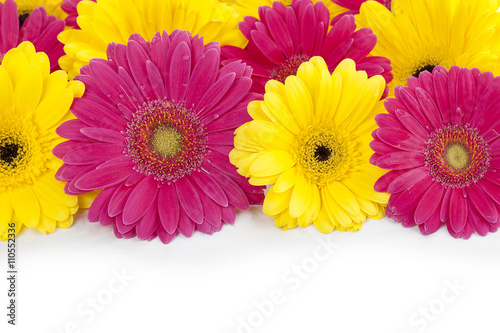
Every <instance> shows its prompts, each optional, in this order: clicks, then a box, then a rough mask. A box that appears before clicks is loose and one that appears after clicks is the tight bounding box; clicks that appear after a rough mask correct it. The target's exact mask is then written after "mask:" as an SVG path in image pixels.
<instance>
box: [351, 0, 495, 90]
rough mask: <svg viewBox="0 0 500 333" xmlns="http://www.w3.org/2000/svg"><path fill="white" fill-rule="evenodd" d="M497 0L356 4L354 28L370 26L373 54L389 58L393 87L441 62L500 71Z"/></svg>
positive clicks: (440, 0) (401, 0) (391, 86)
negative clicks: (358, 9) (373, 38)
mask: <svg viewBox="0 0 500 333" xmlns="http://www.w3.org/2000/svg"><path fill="white" fill-rule="evenodd" d="M497 9H498V2H497V1H496V0H460V1H458V0H425V1H424V0H395V1H393V3H392V12H391V11H390V10H389V9H387V8H386V7H385V6H384V5H382V4H380V3H378V2H376V1H368V2H365V3H363V4H362V5H361V10H360V14H359V15H357V16H356V22H357V24H358V27H359V28H365V27H368V28H371V29H372V30H373V32H374V33H375V34H376V35H377V38H378V42H377V45H376V46H375V48H374V49H373V51H372V55H374V56H382V57H387V58H388V59H390V60H391V65H392V74H393V75H394V80H392V82H391V83H390V84H389V90H390V91H389V95H390V96H392V95H393V93H394V87H396V86H398V85H401V86H406V84H407V83H406V80H407V78H409V77H411V76H418V74H419V73H420V72H422V71H424V70H428V71H432V69H433V68H434V67H435V66H437V65H441V66H443V67H445V68H446V69H449V68H450V67H451V66H453V65H457V66H459V67H467V68H479V69H480V70H481V71H492V72H493V73H495V74H499V62H498V60H499V59H498V55H499V52H498V51H499V47H500V29H499V28H496V27H497V26H498V27H500V14H498V13H496V11H497Z"/></svg>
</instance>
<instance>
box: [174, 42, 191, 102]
mask: <svg viewBox="0 0 500 333" xmlns="http://www.w3.org/2000/svg"><path fill="white" fill-rule="evenodd" d="M190 73H191V51H190V49H189V46H188V45H187V44H186V43H185V42H181V43H180V44H179V45H177V47H176V49H175V51H174V53H173V55H172V62H171V63H170V78H169V83H170V86H169V91H170V98H171V99H172V100H173V101H176V102H180V101H183V100H184V95H185V93H186V88H187V85H188V83H189V76H190Z"/></svg>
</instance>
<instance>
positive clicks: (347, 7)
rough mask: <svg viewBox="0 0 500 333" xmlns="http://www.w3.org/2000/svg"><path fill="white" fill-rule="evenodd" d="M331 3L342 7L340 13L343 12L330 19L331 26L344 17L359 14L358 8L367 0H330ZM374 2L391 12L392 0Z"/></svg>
mask: <svg viewBox="0 0 500 333" xmlns="http://www.w3.org/2000/svg"><path fill="white" fill-rule="evenodd" d="M331 1H332V2H333V3H335V4H336V5H338V6H340V7H342V12H343V13H341V14H339V15H337V16H335V17H334V18H333V19H332V24H334V23H335V22H337V21H338V20H339V19H341V18H342V17H343V16H344V15H356V14H359V8H361V5H362V4H363V2H366V1H368V0H331ZM375 1H377V2H380V3H381V4H382V5H384V6H386V7H387V8H388V9H389V10H391V5H392V0H375Z"/></svg>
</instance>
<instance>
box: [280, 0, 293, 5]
mask: <svg viewBox="0 0 500 333" xmlns="http://www.w3.org/2000/svg"><path fill="white" fill-rule="evenodd" d="M279 1H280V2H281V3H282V4H284V5H285V6H287V7H290V6H291V5H292V0H279Z"/></svg>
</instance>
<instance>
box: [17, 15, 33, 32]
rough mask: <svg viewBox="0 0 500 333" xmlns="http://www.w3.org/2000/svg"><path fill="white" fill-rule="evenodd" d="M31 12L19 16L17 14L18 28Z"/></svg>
mask: <svg viewBox="0 0 500 333" xmlns="http://www.w3.org/2000/svg"><path fill="white" fill-rule="evenodd" d="M30 14H31V12H29V13H24V14H21V13H19V28H20V27H22V26H23V24H24V21H26V19H27V18H28V17H29V16H30Z"/></svg>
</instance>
